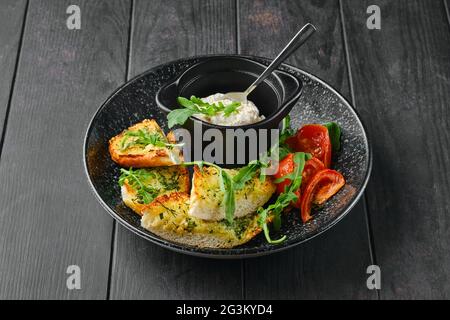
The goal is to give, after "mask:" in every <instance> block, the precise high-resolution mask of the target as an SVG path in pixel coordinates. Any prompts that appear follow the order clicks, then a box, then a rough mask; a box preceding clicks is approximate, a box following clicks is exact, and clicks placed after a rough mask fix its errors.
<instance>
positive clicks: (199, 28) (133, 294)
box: [110, 0, 242, 299]
mask: <svg viewBox="0 0 450 320" xmlns="http://www.w3.org/2000/svg"><path fill="white" fill-rule="evenodd" d="M234 4H235V2H234V1H233V0H226V1H223V0H221V1H206V0H205V1H175V0H169V1H168V0H158V1H135V4H134V10H133V13H134V14H133V33H132V41H131V44H132V45H131V58H130V76H131V77H132V76H134V75H136V74H139V73H141V72H143V71H145V70H147V69H149V68H151V67H153V66H156V65H158V64H160V63H164V62H168V61H170V60H174V59H179V58H182V57H186V56H192V55H199V54H209V53H234V52H235V50H236V46H235V45H236V37H235V34H236V29H235V6H234ZM241 266H242V262H241V261H217V260H207V259H202V258H195V257H190V256H186V255H181V254H177V253H174V252H171V251H168V250H167V249H163V248H160V247H158V246H156V245H154V244H151V243H149V242H148V241H146V240H143V239H141V238H139V237H137V236H136V235H134V234H132V233H131V232H129V231H128V230H126V229H124V228H123V227H121V226H118V227H117V232H116V236H115V245H114V261H113V269H112V279H111V296H110V297H111V298H112V299H238V298H240V297H241V296H242V295H241V293H242V287H241Z"/></svg>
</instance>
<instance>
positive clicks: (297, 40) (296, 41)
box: [244, 23, 316, 96]
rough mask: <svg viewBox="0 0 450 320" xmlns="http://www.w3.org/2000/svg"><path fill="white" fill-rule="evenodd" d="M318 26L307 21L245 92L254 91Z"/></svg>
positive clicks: (246, 93)
mask: <svg viewBox="0 0 450 320" xmlns="http://www.w3.org/2000/svg"><path fill="white" fill-rule="evenodd" d="M315 31H316V27H314V26H313V25H312V24H311V23H307V24H306V25H305V26H304V27H303V28H301V29H300V31H299V32H297V34H296V35H295V36H294V37H293V38H292V40H291V41H289V43H288V44H287V45H286V46H285V47H284V48H283V50H281V52H280V53H279V54H278V56H277V57H276V58H275V59H274V60H273V61H272V63H271V64H270V65H269V66H268V67H267V69H266V70H264V72H263V73H262V74H261V75H260V76H259V77H258V79H256V80H255V82H253V83H252V84H251V85H250V87H248V88H247V90H245V92H244V94H245V95H246V96H247V95H249V94H250V92H252V91H253V89H255V88H256V87H257V86H258V85H259V84H260V83H261V82H263V81H264V80H265V79H266V78H267V77H268V76H269V75H270V74H271V73H272V71H273V70H275V69H276V68H278V66H279V65H280V64H281V63H282V62H283V61H284V60H285V59H286V58H287V57H289V56H290V55H291V54H292V53H294V51H295V50H297V49H298V48H299V47H300V46H301V45H302V44H303V43H305V41H306V40H308V38H309V37H310V36H312V35H313V34H314V32H315Z"/></svg>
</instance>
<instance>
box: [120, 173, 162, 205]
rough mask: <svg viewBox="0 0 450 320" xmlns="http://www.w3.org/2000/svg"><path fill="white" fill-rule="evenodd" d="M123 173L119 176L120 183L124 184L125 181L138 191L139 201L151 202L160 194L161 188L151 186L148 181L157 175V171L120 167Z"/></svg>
mask: <svg viewBox="0 0 450 320" xmlns="http://www.w3.org/2000/svg"><path fill="white" fill-rule="evenodd" d="M120 172H121V173H122V174H121V175H120V178H119V185H120V186H123V185H124V183H125V181H126V182H127V183H128V184H129V185H130V186H131V187H132V188H133V189H134V190H136V192H137V201H138V202H139V203H143V204H149V203H150V202H152V201H153V200H154V199H155V198H156V197H157V196H158V194H159V190H158V189H156V188H154V187H151V186H149V185H148V184H147V183H146V181H148V180H149V179H151V178H154V177H155V173H154V172H151V171H148V170H146V169H138V170H133V168H130V169H129V170H126V169H123V168H122V169H120Z"/></svg>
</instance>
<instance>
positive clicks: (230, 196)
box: [183, 161, 236, 223]
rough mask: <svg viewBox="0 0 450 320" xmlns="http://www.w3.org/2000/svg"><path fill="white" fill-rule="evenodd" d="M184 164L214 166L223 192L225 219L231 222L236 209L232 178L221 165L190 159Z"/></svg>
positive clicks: (201, 166)
mask: <svg viewBox="0 0 450 320" xmlns="http://www.w3.org/2000/svg"><path fill="white" fill-rule="evenodd" d="M183 165H184V166H190V165H197V166H198V167H199V168H201V169H202V168H203V166H204V165H207V166H211V167H214V168H216V169H217V170H218V172H219V186H220V190H221V191H222V192H223V201H222V203H223V205H224V209H225V219H226V220H227V221H228V222H229V223H232V222H233V217H234V212H235V211H236V199H235V187H234V183H233V178H231V176H230V175H229V174H228V173H227V172H226V171H225V170H223V169H222V168H221V167H219V166H218V165H216V164H214V163H210V162H206V161H191V162H184V163H183Z"/></svg>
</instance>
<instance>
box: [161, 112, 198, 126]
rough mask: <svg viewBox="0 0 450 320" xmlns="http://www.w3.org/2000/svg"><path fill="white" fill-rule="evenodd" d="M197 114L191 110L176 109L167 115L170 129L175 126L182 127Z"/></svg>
mask: <svg viewBox="0 0 450 320" xmlns="http://www.w3.org/2000/svg"><path fill="white" fill-rule="evenodd" d="M196 113H197V112H196V111H194V110H191V109H175V110H172V111H170V113H169V114H168V115H167V121H168V124H167V125H168V126H169V128H172V127H173V126H174V125H177V124H179V125H182V124H184V123H185V122H186V120H187V119H188V118H189V117H191V116H193V115H194V114H196Z"/></svg>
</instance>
